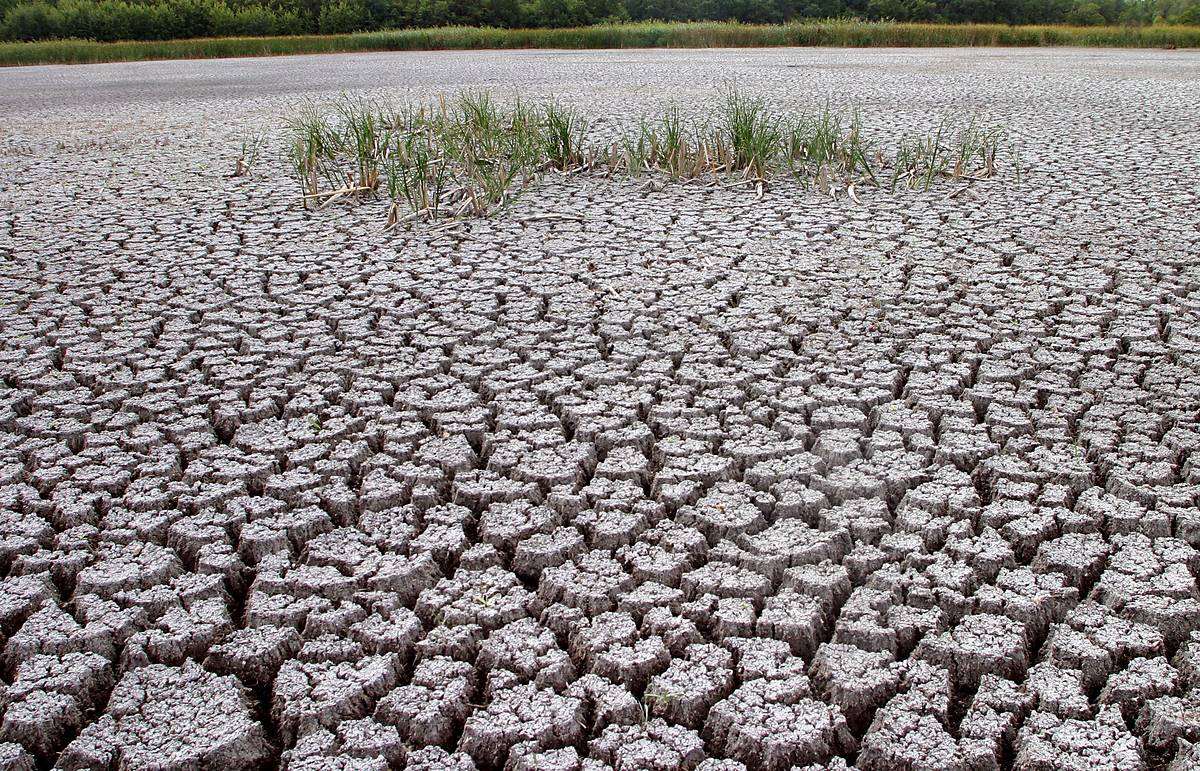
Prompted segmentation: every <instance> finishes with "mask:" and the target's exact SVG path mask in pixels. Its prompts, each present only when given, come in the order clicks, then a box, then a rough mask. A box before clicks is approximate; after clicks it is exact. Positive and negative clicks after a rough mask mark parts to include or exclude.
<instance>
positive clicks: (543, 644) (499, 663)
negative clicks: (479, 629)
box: [476, 618, 575, 691]
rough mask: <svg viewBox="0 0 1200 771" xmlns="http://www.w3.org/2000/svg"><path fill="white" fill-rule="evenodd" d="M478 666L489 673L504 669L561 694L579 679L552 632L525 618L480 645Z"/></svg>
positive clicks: (521, 680)
mask: <svg viewBox="0 0 1200 771" xmlns="http://www.w3.org/2000/svg"><path fill="white" fill-rule="evenodd" d="M476 663H477V664H478V665H479V666H480V667H481V668H482V669H483V671H485V672H489V671H491V670H495V669H503V670H506V671H508V672H511V673H513V674H514V675H516V676H517V677H518V679H519V680H518V681H519V682H532V683H534V684H535V685H537V686H538V687H540V688H550V689H553V690H556V691H561V690H563V689H564V688H566V687H567V685H568V684H569V683H570V682H571V681H572V680H574V679H575V667H574V665H573V664H572V663H571V658H570V656H568V655H567V652H566V651H564V650H562V649H561V648H559V647H558V641H557V640H555V638H554V635H553V634H552V633H551V632H550V630H549V629H547V628H546V627H544V626H542V625H541V624H539V623H538V622H537V621H535V620H533V619H531V618H524V619H520V620H517V621H514V622H512V623H511V624H508V625H507V626H503V627H501V628H499V629H497V630H496V631H494V632H492V634H491V636H489V637H488V639H487V640H485V641H484V642H483V644H482V645H480V646H479V654H478V656H477V658H476Z"/></svg>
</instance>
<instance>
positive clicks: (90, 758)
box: [58, 661, 268, 771]
mask: <svg viewBox="0 0 1200 771" xmlns="http://www.w3.org/2000/svg"><path fill="white" fill-rule="evenodd" d="M267 757H268V754H267V744H266V741H265V739H264V734H263V727H262V725H261V724H260V723H258V722H257V721H255V720H254V718H253V716H252V715H251V712H250V704H249V702H248V701H247V699H246V695H245V693H244V692H243V689H242V686H241V684H240V683H238V680H237V678H236V677H232V676H229V675H216V674H213V673H211V672H207V671H205V670H204V669H202V668H200V666H199V665H197V664H194V663H192V662H190V661H189V662H185V663H184V665H183V666H182V667H168V666H163V665H161V664H152V665H150V666H148V667H142V668H141V669H135V670H133V671H132V672H128V673H126V674H125V676H124V677H122V678H121V681H120V682H119V683H117V687H116V688H115V689H114V690H113V693H112V698H110V699H109V702H108V709H107V710H106V711H105V713H104V715H103V716H102V717H101V718H100V720H98V721H97V722H95V723H93V724H92V725H90V726H88V727H87V728H85V729H84V730H83V733H81V734H80V735H79V737H78V738H77V739H75V741H73V742H71V744H69V745H68V746H67V748H66V749H65V750H64V751H63V753H62V755H61V756H60V757H59V761H58V768H61V769H85V768H86V769H96V768H106V769H107V768H154V769H159V770H161V771H190V769H214V770H215V769H220V771H229V770H232V769H243V768H244V769H251V768H258V767H259V766H260V764H261V763H263V762H265V761H266V760H267Z"/></svg>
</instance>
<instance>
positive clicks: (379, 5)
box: [0, 0, 1200, 41]
mask: <svg viewBox="0 0 1200 771" xmlns="http://www.w3.org/2000/svg"><path fill="white" fill-rule="evenodd" d="M846 17H854V18H862V19H872V20H875V19H891V20H895V21H915V22H955V23H1000V24H1074V25H1085V26H1086V25H1100V24H1127V25H1143V24H1152V23H1177V24H1200V0H0V38H3V39H6V40H46V39H56V38H84V39H91V40H100V41H110V40H170V39H177V38H187V37H212V36H260V35H295V34H306V33H340V32H354V31H360V30H377V29H393V28H407V27H442V26H451V25H455V26H486V27H503V28H511V27H576V26H586V25H589V24H597V23H604V22H621V21H641V20H658V21H702V20H711V21H738V22H747V23H786V22H791V21H801V20H805V19H830V18H846Z"/></svg>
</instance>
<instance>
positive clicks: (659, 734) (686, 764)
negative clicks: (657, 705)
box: [588, 718, 704, 771]
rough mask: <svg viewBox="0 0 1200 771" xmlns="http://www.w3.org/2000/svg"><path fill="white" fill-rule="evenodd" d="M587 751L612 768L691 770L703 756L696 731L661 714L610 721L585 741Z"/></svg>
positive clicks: (641, 770) (654, 770)
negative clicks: (627, 721)
mask: <svg viewBox="0 0 1200 771" xmlns="http://www.w3.org/2000/svg"><path fill="white" fill-rule="evenodd" d="M588 754H589V755H590V756H591V757H593V758H595V759H597V760H600V761H603V762H604V763H608V764H609V765H610V766H612V768H613V769H614V771H692V769H694V768H696V766H698V765H700V763H701V762H702V761H703V760H704V741H703V740H702V739H701V738H700V736H699V734H697V733H696V732H695V731H692V730H690V729H687V728H684V727H682V726H673V725H669V724H668V723H666V722H665V721H664V720H663V719H662V718H655V719H653V720H650V721H647V722H645V723H640V724H637V725H610V726H609V727H608V728H606V729H604V733H602V734H601V735H600V736H599V738H596V739H592V740H591V741H590V742H589V743H588Z"/></svg>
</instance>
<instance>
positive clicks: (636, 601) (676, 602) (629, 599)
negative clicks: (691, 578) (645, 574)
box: [617, 581, 753, 619]
mask: <svg viewBox="0 0 1200 771" xmlns="http://www.w3.org/2000/svg"><path fill="white" fill-rule="evenodd" d="M683 601H684V595H683V591H682V590H680V589H675V588H673V587H670V586H664V585H663V584H660V583H656V582H654V581H647V582H646V583H644V584H642V585H641V586H638V587H637V588H636V589H633V590H632V591H628V592H624V593H622V594H621V595H620V596H618V597H617V610H618V611H621V612H623V613H630V614H632V615H633V617H634V618H637V619H641V618H643V617H644V616H645V615H646V614H647V613H649V612H650V611H651V610H654V609H656V608H662V609H665V610H669V611H672V612H678V611H679V609H680V607H681V606H682V605H683ZM751 610H753V606H751Z"/></svg>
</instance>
